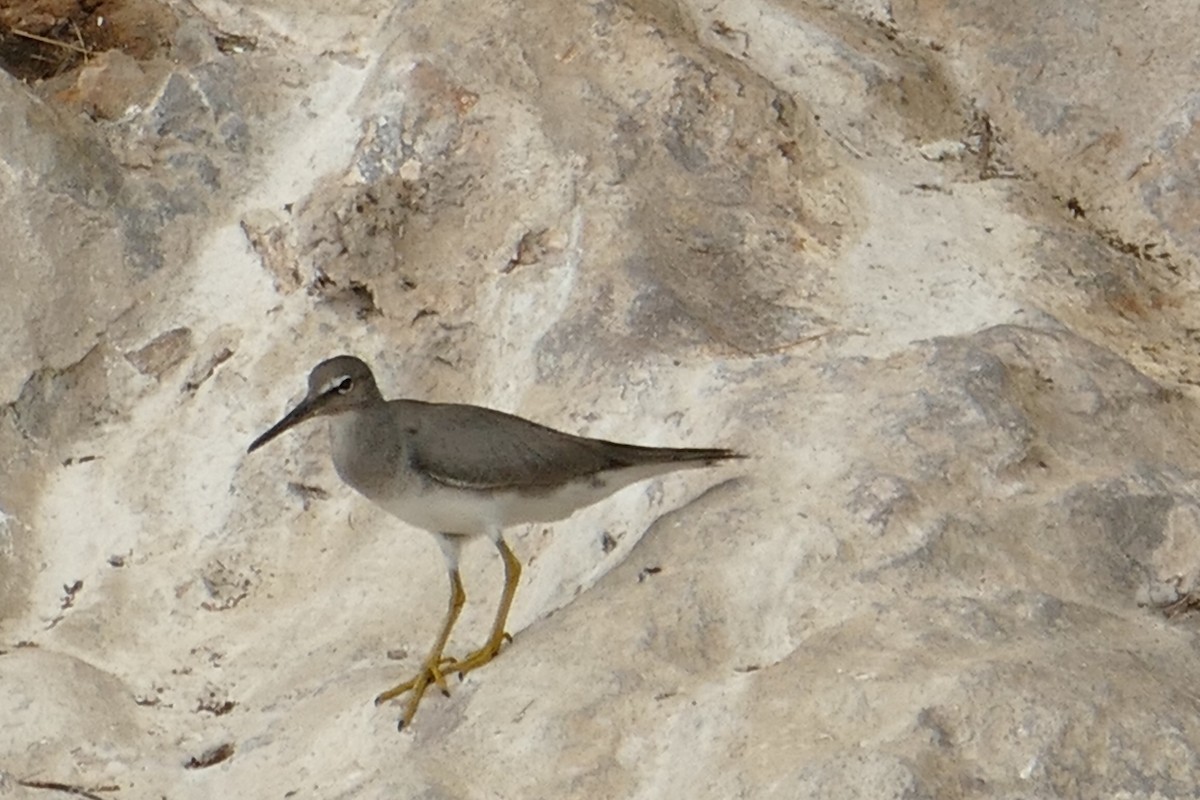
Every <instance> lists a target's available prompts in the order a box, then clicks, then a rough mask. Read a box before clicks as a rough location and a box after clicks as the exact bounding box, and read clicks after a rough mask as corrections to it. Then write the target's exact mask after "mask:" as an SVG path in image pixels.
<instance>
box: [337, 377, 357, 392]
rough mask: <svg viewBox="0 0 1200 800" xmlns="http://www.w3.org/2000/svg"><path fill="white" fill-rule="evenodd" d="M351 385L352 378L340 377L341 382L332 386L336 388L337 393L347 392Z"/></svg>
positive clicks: (352, 382) (352, 383)
mask: <svg viewBox="0 0 1200 800" xmlns="http://www.w3.org/2000/svg"><path fill="white" fill-rule="evenodd" d="M352 386H354V381H353V380H351V379H350V378H342V382H341V383H339V384H338V385H337V386H335V387H334V388H335V389H337V393H338V394H346V393H347V392H349V391H350V388H351V387H352Z"/></svg>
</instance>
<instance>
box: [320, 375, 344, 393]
mask: <svg viewBox="0 0 1200 800" xmlns="http://www.w3.org/2000/svg"><path fill="white" fill-rule="evenodd" d="M348 380H350V376H349V375H339V376H338V377H336V378H333V379H332V380H330V381H328V382H327V383H325V384H324V385H322V386H321V394H325V393H326V392H331V391H333V390H334V389H335V388H337V387H338V386H341V385H342V383H343V382H344V381H348Z"/></svg>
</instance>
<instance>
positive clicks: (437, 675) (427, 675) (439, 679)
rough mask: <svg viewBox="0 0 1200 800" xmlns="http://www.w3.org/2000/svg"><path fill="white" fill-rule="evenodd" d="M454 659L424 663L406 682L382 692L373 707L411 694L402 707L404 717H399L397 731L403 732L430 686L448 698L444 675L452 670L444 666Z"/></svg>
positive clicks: (448, 691) (435, 659)
mask: <svg viewBox="0 0 1200 800" xmlns="http://www.w3.org/2000/svg"><path fill="white" fill-rule="evenodd" d="M454 662H455V659H453V658H450V657H449V656H438V657H437V658H431V659H430V660H428V661H426V662H425V666H423V667H422V668H421V671H420V672H418V673H417V674H416V675H414V676H413V677H411V678H409V679H408V680H406V681H405V682H404V683H398V684H396V685H395V686H393V687H392V688H391V689H388V690H387V691H386V692H382V693H381V694H379V696H377V697H376V698H375V705H377V706H380V705H383V704H384V703H386V702H388V701H389V700H392V699H395V698H397V697H399V696H400V695H402V694H404V693H405V692H411V694H410V695H409V698H408V704H407V705H406V706H405V707H404V715H403V716H402V717H400V723H399V726H398V727H399V729H400V730H404V728H405V726H407V725H408V724H409V723H410V722H412V718H413V717H414V716H415V715H416V713H417V706H419V705H420V704H421V698H422V697H424V696H425V690H426V689H428V688H429V685H430V684H433V685H434V686H436V687H438V688H439V689H441V691H442V694H444V695H445V696H446V697H449V696H450V687H448V686H447V685H446V674H447V673H452V672H453V671H454V670H447V669H444V665H446V664H451V663H454Z"/></svg>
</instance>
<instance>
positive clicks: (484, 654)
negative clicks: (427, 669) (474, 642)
mask: <svg viewBox="0 0 1200 800" xmlns="http://www.w3.org/2000/svg"><path fill="white" fill-rule="evenodd" d="M511 641H512V636H511V635H510V634H507V633H503V634H501V635H499V636H496V637H494V638H492V639H489V640H488V643H487V644H485V645H484V646H483V647H481V648H479V649H478V650H476V651H475V652H473V653H469V654H468V655H466V656H464V657H463V658H460V659H450V660H448V661H446V662H444V663H443V665H442V671H443V672H445V673H447V674H450V673H454V672H457V673H458V679H459V680H462V677H463V676H464V675H466V674H467V673H468V672H470V671H471V670H473V669H479V668H480V667H482V666H483V665H484V664H486V663H488V662H489V661H491V660H492V659H493V658H495V657H496V655H497V654H498V653H499V652H500V648H501V646H503V645H504V644H505V643H506V642H511Z"/></svg>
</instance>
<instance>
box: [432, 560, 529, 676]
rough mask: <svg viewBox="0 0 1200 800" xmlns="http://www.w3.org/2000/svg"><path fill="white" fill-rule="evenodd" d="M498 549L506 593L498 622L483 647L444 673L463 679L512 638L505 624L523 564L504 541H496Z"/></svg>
mask: <svg viewBox="0 0 1200 800" xmlns="http://www.w3.org/2000/svg"><path fill="white" fill-rule="evenodd" d="M496 548H497V549H498V550H499V551H500V557H501V558H502V559H504V593H503V594H502V595H500V608H499V609H497V610H496V622H495V623H494V624H493V625H492V633H491V635H490V636H489V637H488V640H487V644H485V645H484V646H483V647H481V648H479V649H478V650H476V651H475V652H473V653H471V654H470V655H468V656H466V657H465V658H463V659H460V660H458V661H454V660H451V661H448V662H446V664H445V668H444V669H443V670H442V672H443V673H450V672H457V673H458V676H459V677H460V678H461V677H462V676H463V675H465V674H466V673H468V672H470V671H471V670H473V669H478V668H479V667H482V666H483V665H484V664H486V663H488V662H489V661H491V660H492V659H493V658H495V657H496V654H497V653H499V652H500V646H501V645H502V644H504V639H505V637H507V638H509V639H511V638H512V637H511V636H509V635H508V634H507V633H505V632H504V624H505V623H506V622H507V621H508V611H509V609H510V608H512V602H513V597H514V596H516V594H517V583H518V582H519V581H520V580H521V562H520V561H518V560H517V557H516V556H515V555H513V552H512V550H509V549H508V544H507V543H506V542H505V541H504V540H503V539H498V540H497V541H496Z"/></svg>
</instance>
